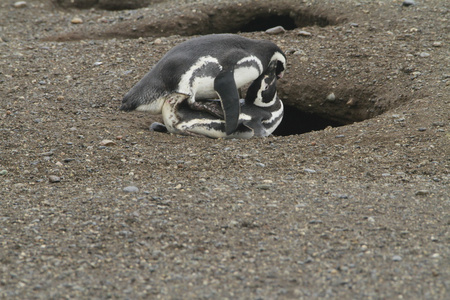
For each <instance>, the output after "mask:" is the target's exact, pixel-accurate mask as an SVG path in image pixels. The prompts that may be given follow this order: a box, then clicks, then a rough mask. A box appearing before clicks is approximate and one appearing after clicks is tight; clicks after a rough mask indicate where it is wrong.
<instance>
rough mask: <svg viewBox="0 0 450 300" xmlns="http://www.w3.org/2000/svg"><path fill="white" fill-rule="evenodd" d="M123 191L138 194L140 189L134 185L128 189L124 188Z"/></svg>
mask: <svg viewBox="0 0 450 300" xmlns="http://www.w3.org/2000/svg"><path fill="white" fill-rule="evenodd" d="M123 191H124V192H127V193H136V192H139V189H138V188H137V187H136V186H134V185H129V186H127V187H124V188H123Z"/></svg>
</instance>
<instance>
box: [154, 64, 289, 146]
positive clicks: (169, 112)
mask: <svg viewBox="0 0 450 300" xmlns="http://www.w3.org/2000/svg"><path fill="white" fill-rule="evenodd" d="M276 81H277V75H276V62H272V63H270V64H269V67H268V68H267V70H266V72H265V73H263V74H261V75H260V76H259V77H258V78H257V79H256V80H255V81H254V82H253V83H252V84H251V85H250V87H249V88H248V90H247V94H246V97H245V99H241V101H240V102H241V103H240V106H241V113H240V114H239V118H238V126H237V128H236V130H235V131H234V132H233V133H231V134H228V133H227V131H226V122H225V120H222V119H220V118H218V117H215V116H212V115H211V114H209V113H206V112H204V111H198V110H193V109H192V108H190V107H189V105H188V104H187V99H188V97H189V96H188V95H185V94H180V93H173V94H172V95H170V96H168V99H167V100H166V102H165V103H164V105H163V108H162V117H163V120H164V124H165V129H164V127H162V126H164V125H162V124H160V123H153V124H152V125H151V128H153V129H154V130H155V131H168V132H171V133H178V134H184V135H202V136H207V137H210V138H244V139H245V138H251V137H265V136H269V135H270V134H272V132H273V131H274V130H275V129H276V128H277V127H278V125H279V124H280V123H281V120H282V118H283V112H284V108H283V103H282V102H281V99H280V98H278V95H277V90H276ZM210 103H214V105H217V106H220V103H219V101H218V100H215V101H214V100H210Z"/></svg>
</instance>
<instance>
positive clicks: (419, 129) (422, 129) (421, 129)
mask: <svg viewBox="0 0 450 300" xmlns="http://www.w3.org/2000/svg"><path fill="white" fill-rule="evenodd" d="M417 130H418V131H426V130H427V129H426V128H425V127H420V128H417Z"/></svg>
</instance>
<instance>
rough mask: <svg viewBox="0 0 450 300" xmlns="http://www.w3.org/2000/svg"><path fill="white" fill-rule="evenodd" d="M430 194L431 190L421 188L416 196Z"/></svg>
mask: <svg viewBox="0 0 450 300" xmlns="http://www.w3.org/2000/svg"><path fill="white" fill-rule="evenodd" d="M428 194H430V191H427V190H419V191H417V192H416V196H426V195H428Z"/></svg>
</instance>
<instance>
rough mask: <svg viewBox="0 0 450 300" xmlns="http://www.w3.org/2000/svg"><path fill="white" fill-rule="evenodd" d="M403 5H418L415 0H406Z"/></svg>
mask: <svg viewBox="0 0 450 300" xmlns="http://www.w3.org/2000/svg"><path fill="white" fill-rule="evenodd" d="M402 5H403V6H406V7H408V6H412V5H416V3H415V2H414V0H405V1H403V3H402Z"/></svg>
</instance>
